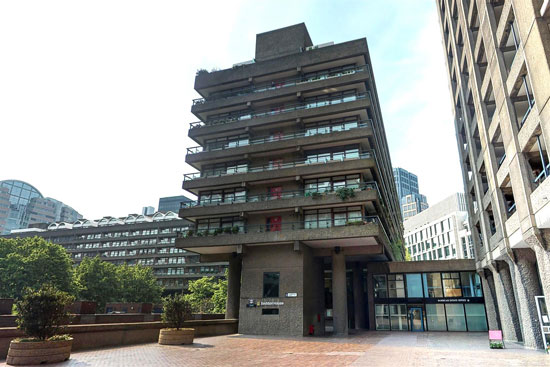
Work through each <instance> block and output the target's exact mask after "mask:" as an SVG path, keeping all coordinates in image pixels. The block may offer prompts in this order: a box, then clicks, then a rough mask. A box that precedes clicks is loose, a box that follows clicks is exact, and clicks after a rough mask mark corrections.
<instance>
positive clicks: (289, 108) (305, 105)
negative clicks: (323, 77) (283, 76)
mask: <svg viewBox="0 0 550 367" xmlns="http://www.w3.org/2000/svg"><path fill="white" fill-rule="evenodd" d="M367 97H370V93H369V92H365V93H356V94H352V95H349V96H344V97H341V98H335V99H327V100H323V101H314V102H301V103H295V104H290V105H285V106H284V107H281V108H270V109H265V110H260V111H247V112H246V113H242V114H240V115H235V116H231V117H227V118H223V119H219V120H211V121H207V122H203V121H197V122H192V123H191V124H190V128H191V129H196V128H200V127H203V126H212V125H222V124H228V123H232V122H237V121H243V120H250V119H253V118H258V117H264V116H273V115H278V114H281V113H287V112H293V111H299V110H307V109H310V108H317V107H324V106H330V105H335V104H340V103H345V102H353V101H358V100H362V99H365V98H367Z"/></svg>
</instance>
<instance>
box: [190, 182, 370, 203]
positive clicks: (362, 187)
mask: <svg viewBox="0 0 550 367" xmlns="http://www.w3.org/2000/svg"><path fill="white" fill-rule="evenodd" d="M340 188H349V189H353V190H356V191H367V190H376V192H377V193H378V196H379V197H380V192H379V191H378V185H377V183H376V182H375V181H372V182H363V183H357V184H351V185H342V186H338V187H333V188H330V187H328V188H324V187H323V188H319V189H302V190H291V191H281V192H276V193H269V194H260V195H244V196H231V197H230V198H228V199H226V200H224V199H222V198H217V199H209V200H200V201H199V200H194V201H187V202H182V203H181V208H182V209H186V208H195V207H204V206H216V205H230V204H242V203H256V202H263V201H272V200H281V199H293V198H300V197H312V198H317V197H319V196H322V195H330V194H334V193H335V192H336V191H337V190H338V189H340Z"/></svg>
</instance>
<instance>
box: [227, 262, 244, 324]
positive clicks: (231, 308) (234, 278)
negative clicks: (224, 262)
mask: <svg viewBox="0 0 550 367" xmlns="http://www.w3.org/2000/svg"><path fill="white" fill-rule="evenodd" d="M241 271H242V258H241V257H240V256H239V255H237V254H233V255H232V256H231V258H230V259H229V267H228V269H227V301H226V303H225V318H226V319H238V318H239V306H240V301H241Z"/></svg>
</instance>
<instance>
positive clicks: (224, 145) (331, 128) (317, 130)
mask: <svg viewBox="0 0 550 367" xmlns="http://www.w3.org/2000/svg"><path fill="white" fill-rule="evenodd" d="M368 126H372V120H370V119H368V120H361V121H345V122H342V123H341V124H334V125H326V126H315V127H311V128H306V129H303V130H300V131H296V132H293V133H290V134H285V135H268V136H263V137H258V138H255V139H251V140H249V139H238V140H231V141H223V142H216V143H213V144H207V145H206V147H202V146H196V147H191V148H187V154H197V153H201V152H212V151H216V150H225V149H232V148H238V147H244V146H249V145H258V144H265V143H271V142H275V141H284V140H291V139H297V138H303V137H307V136H313V135H319V134H329V133H332V132H338V131H348V130H351V129H357V128H364V127H368Z"/></svg>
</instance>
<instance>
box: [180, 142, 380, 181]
mask: <svg viewBox="0 0 550 367" xmlns="http://www.w3.org/2000/svg"><path fill="white" fill-rule="evenodd" d="M373 157H374V152H373V151H372V150H371V151H368V152H363V153H360V154H357V155H354V156H352V157H343V158H342V156H338V158H336V157H327V158H304V159H298V160H296V161H293V162H286V163H282V162H281V163H278V162H271V163H269V164H264V165H261V166H254V167H247V166H239V167H232V168H231V169H230V170H229V169H228V170H227V171H225V172H223V173H209V172H203V173H202V174H201V172H195V173H187V174H185V175H183V181H191V180H196V179H198V178H201V177H221V176H230V175H236V174H241V173H252V172H266V171H273V170H277V169H282V168H294V167H300V166H308V165H312V164H325V163H330V162H342V161H348V160H356V159H367V158H373Z"/></svg>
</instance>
